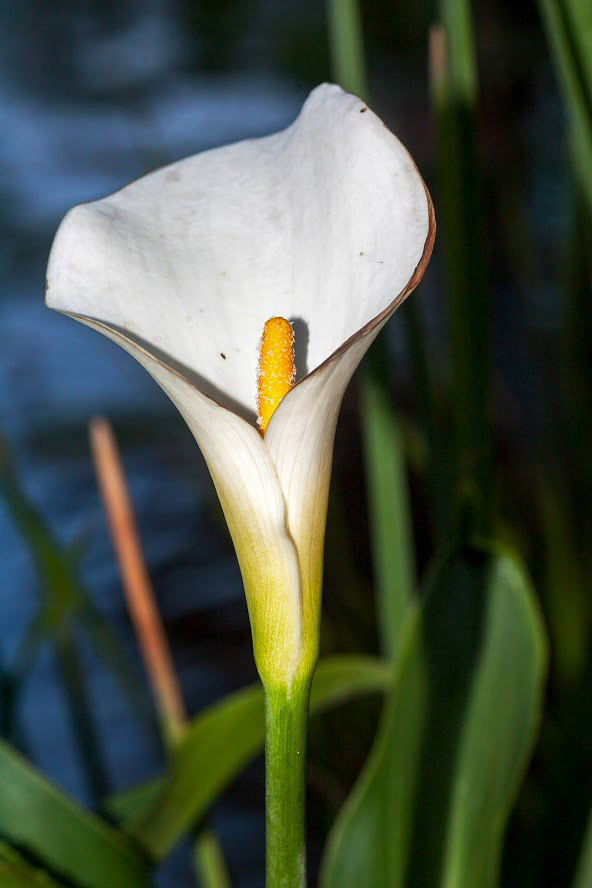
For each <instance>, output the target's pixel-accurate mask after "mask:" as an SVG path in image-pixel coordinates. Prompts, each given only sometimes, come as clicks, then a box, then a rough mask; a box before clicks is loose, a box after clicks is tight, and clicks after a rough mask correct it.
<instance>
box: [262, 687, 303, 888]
mask: <svg viewBox="0 0 592 888" xmlns="http://www.w3.org/2000/svg"><path fill="white" fill-rule="evenodd" d="M309 696H310V684H309V683H306V684H299V685H298V686H296V687H293V688H292V693H291V696H290V698H289V699H288V696H287V692H286V690H285V689H284V690H282V689H276V688H274V689H270V690H266V692H265V786H266V791H265V795H266V798H265V809H266V815H265V817H266V824H265V825H266V869H267V879H266V883H265V884H266V888H305V886H306V847H305V782H304V766H305V753H306V726H307V722H308V701H309Z"/></svg>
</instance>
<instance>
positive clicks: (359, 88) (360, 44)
mask: <svg viewBox="0 0 592 888" xmlns="http://www.w3.org/2000/svg"><path fill="white" fill-rule="evenodd" d="M327 17H328V25H329V42H330V49H331V69H332V71H333V78H334V80H335V82H336V83H338V84H339V85H340V86H341V87H342V88H343V89H346V90H347V91H348V92H351V93H354V95H356V96H358V98H360V99H364V98H365V97H366V65H365V61H364V39H363V37H362V24H361V21H360V9H359V6H358V2H357V0H327Z"/></svg>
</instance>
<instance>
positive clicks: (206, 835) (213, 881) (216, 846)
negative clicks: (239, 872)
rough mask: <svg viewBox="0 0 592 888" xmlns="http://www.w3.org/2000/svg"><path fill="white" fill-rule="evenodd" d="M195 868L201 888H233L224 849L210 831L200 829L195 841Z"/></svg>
mask: <svg viewBox="0 0 592 888" xmlns="http://www.w3.org/2000/svg"><path fill="white" fill-rule="evenodd" d="M193 867H194V869H195V873H196V875H197V878H198V882H199V884H200V885H201V888H231V883H230V876H229V875H228V870H227V868H226V863H225V861H224V857H223V856H222V848H221V847H220V843H219V842H218V839H217V837H216V835H215V834H214V833H213V832H212V831H211V830H210V829H205V828H204V829H200V830H199V832H198V834H197V836H196V837H195V839H194V841H193Z"/></svg>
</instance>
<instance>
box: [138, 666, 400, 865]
mask: <svg viewBox="0 0 592 888" xmlns="http://www.w3.org/2000/svg"><path fill="white" fill-rule="evenodd" d="M389 675H390V671H389V666H388V664H386V663H384V662H383V661H381V660H376V659H374V658H371V657H356V656H351V657H332V658H331V659H328V660H324V661H323V660H321V662H320V663H319V665H318V667H317V671H316V674H315V678H314V680H313V685H312V692H311V702H310V707H311V712H315V711H318V710H319V709H323V708H326V707H328V706H331V705H335V704H336V703H339V702H340V701H342V700H346V699H348V698H350V697H352V696H354V695H356V694H360V693H370V692H372V691H382V690H384V688H385V687H386V686H387V684H388V681H389ZM263 739H264V710H263V689H262V687H261V686H259V685H252V686H250V687H247V688H244V689H242V690H240V691H237V692H236V693H234V694H231V695H230V696H228V697H226V698H225V699H224V700H221V701H220V702H218V703H215V704H214V705H212V706H210V707H209V708H208V709H206V710H205V711H204V712H201V713H200V714H199V715H198V716H196V717H195V718H194V719H193V720H192V721H191V722H190V723H189V726H188V728H187V731H186V733H185V734H184V736H183V738H182V740H181V741H180V742H179V744H178V746H177V747H176V749H175V751H174V754H173V764H172V769H171V773H170V774H169V775H168V776H167V777H166V778H165V781H164V783H163V785H162V787H161V790H160V792H159V793H158V794H157V795H156V798H155V799H154V800H153V801H152V803H151V804H150V805H149V807H148V809H147V810H144V811H141V813H140V814H137V813H136V815H135V816H134V817H133V818H132V819H131V820H130V821H128V822H127V824H126V828H127V829H128V831H129V832H131V833H132V834H133V835H134V836H135V837H136V838H137V839H138V840H139V841H140V842H141V843H142V844H143V846H144V847H145V848H146V849H147V850H148V851H149V853H150V854H152V855H153V856H154V857H155V858H156V859H160V858H162V857H164V856H165V855H166V854H167V853H168V852H169V851H170V849H171V848H172V847H173V846H174V845H175V844H176V842H178V841H179V839H180V838H181V836H182V835H183V834H184V833H185V832H186V831H187V830H188V829H189V827H190V826H191V825H192V824H193V823H195V822H196V821H197V820H198V819H199V818H200V817H201V816H202V815H203V813H204V812H205V811H206V809H207V808H208V806H209V805H210V804H211V802H212V801H213V800H214V799H215V798H216V796H217V795H219V793H220V792H222V790H223V789H224V788H225V787H226V786H227V785H228V783H230V781H231V780H232V779H233V778H234V777H235V776H236V774H237V773H238V772H239V771H240V770H241V769H242V768H243V767H244V766H245V765H246V764H247V762H248V761H250V759H252V758H253V757H254V756H255V755H256V754H257V753H258V752H260V751H261V749H262V748H263Z"/></svg>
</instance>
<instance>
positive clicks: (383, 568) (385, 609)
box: [360, 372, 416, 657]
mask: <svg viewBox="0 0 592 888" xmlns="http://www.w3.org/2000/svg"><path fill="white" fill-rule="evenodd" d="M360 399H361V401H360V403H361V408H362V416H363V423H362V437H363V441H364V459H365V466H366V485H367V488H368V512H369V518H370V534H371V546H372V555H373V564H374V582H375V588H376V602H377V608H378V629H379V633H380V636H381V649H382V651H383V653H384V654H385V655H386V656H389V657H395V656H396V655H397V653H398V649H399V640H400V633H401V629H402V626H403V619H404V615H405V612H406V610H407V607H408V606H409V602H410V601H411V598H412V596H413V594H414V592H415V582H416V580H415V563H414V558H413V535H412V527H411V515H410V513H409V493H408V489H407V477H406V472H405V458H404V452H403V445H402V441H401V432H400V429H399V427H398V423H397V419H396V416H395V414H394V411H393V407H392V403H391V400H390V398H388V397H387V393H386V391H385V388H384V386H383V385H381V383H380V382H379V380H378V374H377V373H375V372H374V373H372V372H368V373H366V375H365V377H364V380H363V384H362V386H361V391H360Z"/></svg>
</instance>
